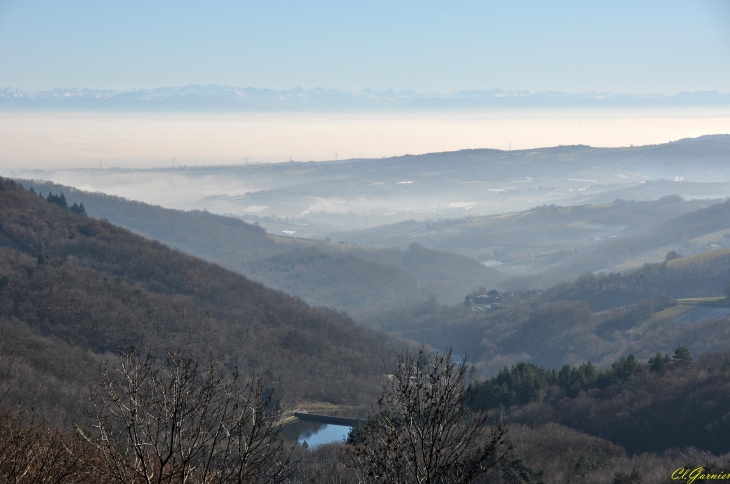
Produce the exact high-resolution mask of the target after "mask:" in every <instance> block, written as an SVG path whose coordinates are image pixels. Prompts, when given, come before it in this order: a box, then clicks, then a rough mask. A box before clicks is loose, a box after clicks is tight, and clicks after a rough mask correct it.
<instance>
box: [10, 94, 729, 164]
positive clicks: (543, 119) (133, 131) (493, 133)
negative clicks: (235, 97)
mask: <svg viewBox="0 0 730 484" xmlns="http://www.w3.org/2000/svg"><path fill="white" fill-rule="evenodd" d="M0 128H1V129H0V166H1V167H2V170H3V172H4V174H9V173H10V172H11V171H17V170H32V169H65V168H98V167H99V163H98V162H99V161H101V162H102V167H104V168H109V167H119V168H150V167H171V166H172V159H175V160H176V161H175V162H176V164H177V166H183V165H196V166H208V165H230V164H245V163H246V157H248V162H249V163H275V162H286V161H289V160H290V158H291V159H292V160H294V161H328V160H334V159H336V158H337V159H349V158H381V157H392V156H400V155H405V154H423V153H431V152H443V151H457V150H461V149H469V148H471V149H476V148H491V149H501V150H509V149H510V146H511V149H513V150H521V149H533V148H540V147H551V146H558V145H576V144H583V145H590V146H593V147H620V146H629V145H649V144H659V143H666V142H668V141H676V140H678V139H681V138H690V137H697V136H702V135H708V134H725V133H730V107H727V108H726V107H720V108H709V107H705V108H691V109H689V108H688V109H652V110H650V109H643V110H613V111H610V110H602V111H595V110H531V111H525V110H522V111H514V110H511V111H510V110H506V111H505V110H503V111H460V112H443V111H427V112H419V113H409V112H390V113H98V112H94V113H84V112H72V113H68V112H63V113H59V112H50V113H47V112H23V113H19V112H10V113H9V112H0Z"/></svg>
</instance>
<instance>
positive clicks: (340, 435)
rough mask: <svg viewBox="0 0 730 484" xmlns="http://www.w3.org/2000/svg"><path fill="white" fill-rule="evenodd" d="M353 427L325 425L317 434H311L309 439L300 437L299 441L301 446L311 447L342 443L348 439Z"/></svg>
mask: <svg viewBox="0 0 730 484" xmlns="http://www.w3.org/2000/svg"><path fill="white" fill-rule="evenodd" d="M351 428H352V427H346V426H344V425H329V424H327V425H323V426H322V428H321V429H319V430H318V431H317V432H316V433H314V434H310V435H309V436H307V437H304V436H300V437H299V439H298V441H299V443H300V444H303V443H304V442H306V443H307V445H309V446H310V447H316V446H318V445H322V444H331V443H333V442H342V441H343V440H345V439H346V438H347V434H348V433H350V429H351Z"/></svg>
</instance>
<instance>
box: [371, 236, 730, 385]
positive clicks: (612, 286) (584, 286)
mask: <svg viewBox="0 0 730 484" xmlns="http://www.w3.org/2000/svg"><path fill="white" fill-rule="evenodd" d="M728 281H730V251H728V250H718V251H712V252H706V253H702V254H697V255H694V256H689V257H681V258H677V259H673V260H669V261H666V262H663V263H661V264H651V265H650V264H647V265H645V266H644V267H642V268H641V269H639V270H636V271H633V272H629V273H627V274H609V275H604V274H599V275H594V274H592V273H586V274H584V275H582V276H580V277H578V278H577V279H576V280H575V281H573V282H570V283H562V284H557V285H555V286H553V287H551V288H549V289H547V290H545V291H537V290H521V291H514V292H505V293H502V294H501V295H500V300H499V303H498V304H496V305H495V306H494V307H492V308H488V307H483V306H480V305H479V304H474V303H473V298H474V297H475V296H477V295H478V294H479V293H482V294H483V292H481V291H479V292H477V293H474V294H472V295H470V296H469V297H468V298H467V301H465V303H464V304H458V305H454V306H445V307H439V306H438V304H436V302H435V301H431V302H430V303H429V302H427V303H424V304H422V305H418V306H414V307H411V308H407V309H399V310H390V311H383V312H381V313H379V314H376V315H373V316H372V317H370V318H368V319H367V320H366V321H365V324H367V325H369V326H371V327H374V328H378V329H382V330H384V331H387V332H389V333H391V334H395V335H398V336H400V337H403V338H407V339H412V340H415V341H425V342H426V343H428V344H430V345H432V346H434V347H436V348H440V349H445V348H448V347H453V348H454V351H456V352H466V353H468V354H470V355H471V360H472V362H473V363H474V364H475V367H476V368H478V369H479V370H481V371H482V373H483V374H487V375H491V374H495V373H496V372H497V371H499V369H500V368H501V367H503V366H504V365H505V364H507V365H509V364H513V363H516V362H518V361H527V362H532V363H537V364H539V365H545V366H549V367H556V366H561V365H563V364H579V363H581V362H585V361H593V362H594V363H596V364H597V365H599V366H601V367H604V366H606V365H609V364H610V363H611V362H612V361H614V360H616V359H618V358H620V357H622V356H625V355H627V354H629V353H634V354H636V355H637V356H639V357H641V358H648V357H649V356H651V355H653V354H654V353H656V352H657V351H663V352H668V351H670V350H671V349H672V348H676V347H678V346H682V345H684V346H688V347H689V348H690V349H691V350H692V351H693V352H695V353H697V354H701V353H705V352H708V351H720V350H722V349H723V348H724V347H725V346H726V345H727V344H728V343H729V342H730V329H729V328H730V325H728V321H729V320H730V319H729V318H730V309H728V310H726V309H727V308H721V307H718V306H730V303H729V302H728V301H727V300H724V299H722V296H723V295H724V294H725V290H726V289H725V288H726V287H727V286H726V285H727V283H728ZM498 294H499V293H498ZM711 296H714V297H715V298H718V299H719V300H718V301H713V302H711V303H710V302H706V303H703V304H712V305H711V306H704V307H696V306H688V305H685V304H684V303H683V304H682V305H679V306H678V305H677V301H676V300H675V299H679V298H705V297H711ZM469 298H472V299H469ZM688 304H689V303H688ZM693 304H694V303H693Z"/></svg>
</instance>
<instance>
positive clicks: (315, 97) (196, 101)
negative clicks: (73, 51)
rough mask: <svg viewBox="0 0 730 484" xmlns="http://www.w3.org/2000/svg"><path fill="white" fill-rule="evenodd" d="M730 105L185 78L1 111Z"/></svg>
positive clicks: (706, 100)
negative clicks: (268, 85) (177, 83)
mask: <svg viewBox="0 0 730 484" xmlns="http://www.w3.org/2000/svg"><path fill="white" fill-rule="evenodd" d="M719 105H730V94H725V93H721V92H718V91H698V92H682V93H678V94H675V95H671V96H669V95H664V94H657V93H650V94H627V93H606V92H584V93H564V92H557V91H543V92H530V91H511V90H504V89H490V90H484V89H477V90H471V91H457V92H454V93H451V94H443V93H422V92H416V91H414V90H410V89H409V90H401V91H394V90H392V89H391V90H387V91H376V90H373V89H369V88H366V89H363V90H359V91H352V90H343V89H324V88H321V87H317V88H314V89H303V88H302V87H295V88H292V89H260V88H253V87H232V86H222V85H217V84H211V85H207V86H200V85H195V84H188V85H186V86H181V87H159V88H153V89H137V90H132V91H114V90H103V89H86V88H57V89H52V90H49V91H37V92H33V91H26V90H22V89H11V88H9V87H8V88H0V110H10V111H13V110H20V111H24V110H61V111H65V110H69V111H75V110H76V111H84V110H91V111H234V112H235V111H341V110H353V109H360V110H361V109H365V110H373V109H374V110H378V109H386V110H387V109H414V110H421V109H473V108H560V107H563V108H576V107H593V108H595V107H630V106H641V107H663V106H719Z"/></svg>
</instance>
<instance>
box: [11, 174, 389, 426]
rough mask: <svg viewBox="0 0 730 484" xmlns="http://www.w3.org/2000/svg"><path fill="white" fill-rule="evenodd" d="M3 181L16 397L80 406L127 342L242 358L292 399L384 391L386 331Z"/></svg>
mask: <svg viewBox="0 0 730 484" xmlns="http://www.w3.org/2000/svg"><path fill="white" fill-rule="evenodd" d="M0 188H1V190H0V243H2V245H3V247H0V260H1V262H0V324H1V325H2V328H3V338H2V339H3V344H2V345H0V349H2V351H3V353H2V355H0V361H2V362H3V367H2V368H0V376H1V377H2V388H3V391H8V390H10V392H11V393H10V396H12V398H15V399H16V400H19V399H21V398H22V399H23V400H24V402H26V403H28V404H30V405H38V406H40V407H43V406H44V405H48V404H51V402H55V403H53V405H57V406H58V405H60V406H63V405H67V406H68V405H72V404H73V403H74V402H77V401H78V399H80V398H82V397H83V395H82V394H81V393H83V392H79V389H80V388H83V387H84V386H86V385H87V384H88V378H89V377H93V376H95V375H94V367H95V363H96V362H98V361H100V358H107V357H108V356H109V355H110V354H111V353H113V352H115V351H116V350H117V348H118V347H119V346H120V345H122V344H123V343H124V342H125V341H127V342H128V343H131V344H135V345H138V346H146V345H152V346H153V347H154V348H155V351H160V350H161V349H163V348H164V347H166V346H169V347H172V348H183V349H186V350H187V351H189V352H190V353H191V354H192V355H194V356H196V357H197V358H199V359H201V360H204V359H205V358H207V357H212V358H213V359H214V360H216V361H217V362H219V363H220V364H221V365H223V366H224V367H226V368H231V367H232V366H233V365H234V364H236V363H238V365H239V366H240V369H241V371H242V372H243V373H244V374H246V373H249V372H257V373H259V374H261V375H263V376H264V379H265V383H266V385H267V386H269V387H270V388H273V389H275V390H276V391H277V393H278V394H279V395H281V396H283V397H284V399H285V401H286V402H288V403H289V404H292V403H294V402H297V401H301V400H304V399H307V400H317V401H328V402H333V403H342V404H351V405H360V404H363V403H365V402H367V401H369V400H370V399H371V398H373V396H374V394H375V393H374V392H376V391H377V384H378V380H379V375H380V374H381V372H382V361H383V360H384V359H385V358H386V357H388V355H390V354H392V352H393V351H394V350H395V348H396V344H395V343H394V342H393V340H391V339H390V338H389V337H387V336H385V335H383V334H377V333H374V332H371V331H368V330H364V329H361V328H359V327H358V326H356V325H355V324H354V323H353V322H352V321H351V320H350V319H349V318H348V317H347V316H346V315H344V314H340V313H336V312H333V311H331V310H327V309H312V308H310V307H308V306H307V305H306V304H305V303H303V302H302V301H301V300H298V299H296V298H293V297H290V296H287V295H285V294H283V293H281V292H277V291H274V290H271V289H267V288H266V287H264V286H262V285H261V284H259V283H256V282H252V281H250V280H248V279H246V278H245V277H243V276H241V275H239V274H236V273H233V272H230V271H228V270H226V269H223V268H221V267H219V266H217V265H215V264H211V263H209V262H205V261H202V260H200V259H196V258H194V257H192V256H189V255H185V254H182V253H180V252H178V251H175V250H172V249H170V248H168V247H167V246H165V245H163V244H161V243H159V242H155V241H149V240H146V239H144V238H142V237H140V236H137V235H134V234H132V233H131V232H129V231H128V230H126V229H123V228H120V227H117V226H114V225H112V224H111V223H109V222H106V221H102V220H97V219H94V218H91V217H88V216H84V215H78V214H73V213H69V212H67V211H66V210H64V209H63V208H61V207H60V206H58V205H57V204H54V203H49V202H48V201H46V200H45V199H42V198H41V197H39V196H38V195H36V194H34V193H31V192H29V191H26V190H24V189H23V188H21V187H20V186H18V185H17V184H15V183H13V182H7V181H3V182H2V184H0ZM23 348H28V350H27V351H25V350H23ZM41 348H45V350H44V351H43V352H42V353H40V352H39V351H36V350H40V349H41ZM61 355H62V356H61ZM56 358H58V359H59V360H60V361H58V362H57V363H56V362H54V359H56ZM74 368H78V371H75V370H73V369H74ZM54 382H55V383H54ZM74 382H76V383H74ZM77 392H78V393H77ZM61 394H63V395H66V396H65V397H64V398H60V399H59V398H58V397H57V395H61ZM9 398H10V397H9ZM66 410H68V409H66ZM56 411H58V410H54V412H56ZM69 411H70V410H69Z"/></svg>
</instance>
